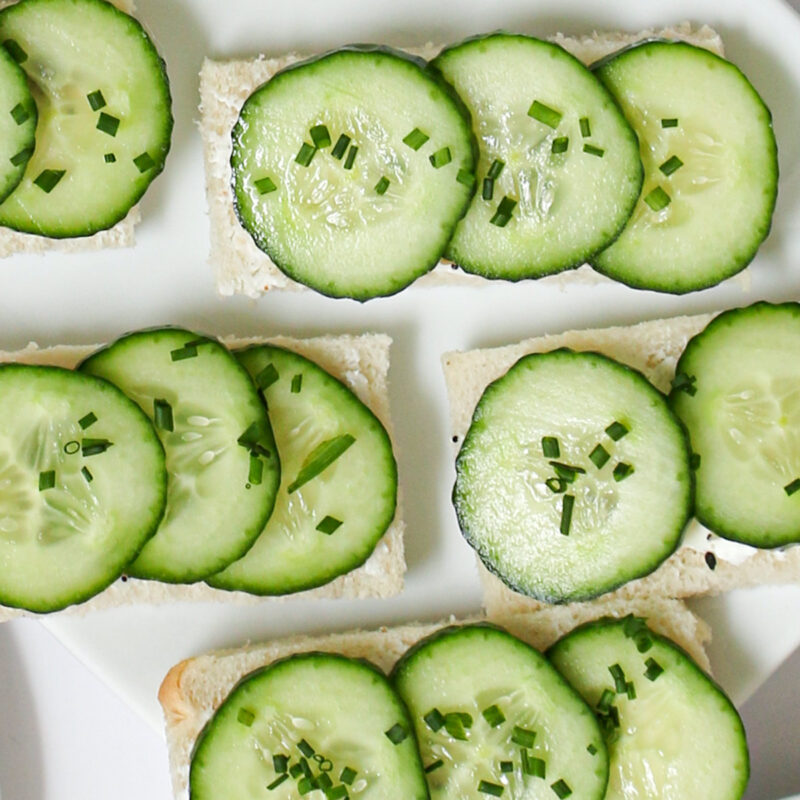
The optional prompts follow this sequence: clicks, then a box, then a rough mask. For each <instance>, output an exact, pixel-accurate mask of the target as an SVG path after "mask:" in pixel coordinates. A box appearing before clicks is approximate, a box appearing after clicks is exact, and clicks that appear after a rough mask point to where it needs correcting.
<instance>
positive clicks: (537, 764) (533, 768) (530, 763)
mask: <svg viewBox="0 0 800 800" xmlns="http://www.w3.org/2000/svg"><path fill="white" fill-rule="evenodd" d="M520 753H521V755H522V771H523V772H524V773H525V774H526V775H532V776H533V777H534V778H544V777H546V775H547V764H546V763H545V761H544V759H541V758H536V757H535V756H532V755H530V754H529V753H528V751H527V750H520Z"/></svg>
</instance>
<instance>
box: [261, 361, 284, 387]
mask: <svg viewBox="0 0 800 800" xmlns="http://www.w3.org/2000/svg"><path fill="white" fill-rule="evenodd" d="M278 378H280V375H279V374H278V370H277V369H275V365H274V364H272V363H269V364H267V366H266V367H264V369H262V370H261V371H260V372H258V374H257V375H256V377H255V382H256V386H258V388H259V389H260V390H261V391H262V392H263V391H264V390H265V389H269V387H270V386H272V384H273V383H275V381H277V380H278Z"/></svg>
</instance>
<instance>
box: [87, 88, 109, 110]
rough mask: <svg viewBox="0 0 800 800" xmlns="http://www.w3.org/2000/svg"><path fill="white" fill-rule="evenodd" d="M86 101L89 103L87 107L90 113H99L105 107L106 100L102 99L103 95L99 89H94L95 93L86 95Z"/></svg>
mask: <svg viewBox="0 0 800 800" xmlns="http://www.w3.org/2000/svg"><path fill="white" fill-rule="evenodd" d="M86 99H87V100H88V101H89V106H90V107H91V109H92V111H99V110H100V109H101V108H104V107H105V105H106V99H105V97H103V93H102V92H101V91H100V90H99V89H95V91H93V92H90V93H89V94H87V95H86Z"/></svg>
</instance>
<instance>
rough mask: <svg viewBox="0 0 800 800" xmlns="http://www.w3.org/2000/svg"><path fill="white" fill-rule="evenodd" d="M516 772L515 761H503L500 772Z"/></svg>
mask: <svg viewBox="0 0 800 800" xmlns="http://www.w3.org/2000/svg"><path fill="white" fill-rule="evenodd" d="M513 771H514V762H513V761H501V762H500V772H513Z"/></svg>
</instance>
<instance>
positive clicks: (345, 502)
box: [207, 345, 397, 595]
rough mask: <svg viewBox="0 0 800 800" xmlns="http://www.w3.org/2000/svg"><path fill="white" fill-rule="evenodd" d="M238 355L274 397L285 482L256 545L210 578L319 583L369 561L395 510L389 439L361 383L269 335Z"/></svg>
mask: <svg viewBox="0 0 800 800" xmlns="http://www.w3.org/2000/svg"><path fill="white" fill-rule="evenodd" d="M236 356H237V358H238V359H239V361H240V363H241V364H242V365H243V366H244V367H245V369H246V370H247V371H248V372H249V373H250V375H251V376H252V377H253V379H254V380H255V382H256V385H258V386H259V387H260V388H261V389H262V391H263V393H264V398H265V399H266V401H267V406H268V408H269V415H270V420H271V422H272V425H273V430H274V433H275V440H276V442H277V446H278V452H279V453H280V458H281V466H282V470H281V486H280V490H279V491H278V498H277V500H276V503H275V510H274V511H273V513H272V516H271V517H270V518H269V521H268V522H267V525H266V527H265V528H264V531H263V533H262V534H261V536H260V537H259V539H258V540H257V541H256V543H255V544H254V545H253V547H252V548H251V549H250V550H249V551H248V552H247V554H246V555H245V556H244V558H242V559H240V560H239V561H237V562H236V563H234V564H231V565H230V566H229V567H228V568H227V569H225V570H223V571H222V572H221V573H219V574H218V575H214V576H213V577H211V578H208V579H207V582H208V583H209V584H211V585H212V586H215V587H216V588H218V589H230V590H241V591H246V592H251V593H254V594H264V595H277V594H289V593H290V592H299V591H303V590H305V589H311V588H313V587H315V586H321V585H322V584H325V583H328V582H329V581H331V580H333V579H334V578H335V577H337V576H338V575H342V574H344V573H346V572H350V571H351V570H353V569H355V568H356V567H358V566H360V565H361V564H363V563H364V562H365V561H366V560H367V558H369V556H370V554H371V553H372V551H373V550H374V549H375V545H376V544H377V543H378V540H379V539H380V538H381V536H383V534H384V532H385V531H386V528H387V527H388V526H389V524H390V523H391V521H392V519H393V518H394V512H395V508H396V505H397V465H396V463H395V460H394V455H393V453H392V443H391V440H390V439H389V435H388V434H387V433H386V430H385V429H384V427H383V425H381V423H380V421H379V420H378V419H377V417H376V416H375V415H374V414H373V413H372V412H371V411H370V410H369V409H368V408H367V407H366V406H365V405H364V404H363V403H362V402H361V401H360V400H359V399H358V398H357V397H356V396H355V395H354V394H353V392H351V391H350V389H348V388H347V387H346V386H345V385H344V384H342V383H340V382H339V381H338V380H336V379H335V378H333V377H332V376H331V375H329V374H328V373H327V372H326V371H325V370H324V369H322V368H321V367H319V366H317V365H316V364H315V363H314V362H313V361H310V360H309V359H307V358H304V357H303V356H301V355H298V354H297V353H292V352H290V351H288V350H284V349H282V348H280V347H274V346H271V345H260V346H257V347H252V348H248V349H246V350H241V351H239V352H238V353H236ZM351 440H352V441H351ZM326 443H327V444H326ZM298 484H300V485H298ZM295 486H297V488H296V489H295V488H294V487H295ZM289 489H292V490H293V491H291V492H290V491H289Z"/></svg>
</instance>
